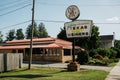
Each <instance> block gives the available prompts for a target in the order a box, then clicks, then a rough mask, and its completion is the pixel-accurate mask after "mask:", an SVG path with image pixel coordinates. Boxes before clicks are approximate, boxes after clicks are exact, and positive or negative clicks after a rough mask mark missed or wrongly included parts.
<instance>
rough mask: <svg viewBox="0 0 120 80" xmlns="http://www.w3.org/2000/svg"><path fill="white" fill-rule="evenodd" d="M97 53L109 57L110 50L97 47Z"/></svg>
mask: <svg viewBox="0 0 120 80" xmlns="http://www.w3.org/2000/svg"><path fill="white" fill-rule="evenodd" d="M97 52H98V54H100V55H101V56H103V57H106V56H107V57H110V50H109V49H104V48H98V49H97Z"/></svg>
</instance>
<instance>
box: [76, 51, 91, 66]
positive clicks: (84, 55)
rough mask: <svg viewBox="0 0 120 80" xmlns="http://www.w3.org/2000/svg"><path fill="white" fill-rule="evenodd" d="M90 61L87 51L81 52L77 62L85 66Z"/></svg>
mask: <svg viewBox="0 0 120 80" xmlns="http://www.w3.org/2000/svg"><path fill="white" fill-rule="evenodd" d="M88 60H89V55H88V52H87V51H80V52H79V53H78V56H77V61H78V62H79V63H80V64H85V63H87V62H88Z"/></svg>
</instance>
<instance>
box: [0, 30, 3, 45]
mask: <svg viewBox="0 0 120 80" xmlns="http://www.w3.org/2000/svg"><path fill="white" fill-rule="evenodd" d="M2 37H3V34H2V32H1V31H0V43H2V42H3V38H2Z"/></svg>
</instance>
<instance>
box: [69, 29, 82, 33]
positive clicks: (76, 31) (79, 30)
mask: <svg viewBox="0 0 120 80" xmlns="http://www.w3.org/2000/svg"><path fill="white" fill-rule="evenodd" d="M71 32H72V33H80V32H83V29H77V30H72V31H71Z"/></svg>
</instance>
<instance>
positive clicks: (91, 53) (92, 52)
mask: <svg viewBox="0 0 120 80" xmlns="http://www.w3.org/2000/svg"><path fill="white" fill-rule="evenodd" d="M96 54H97V49H91V50H90V51H89V56H90V57H94V55H96Z"/></svg>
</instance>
